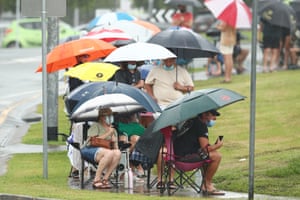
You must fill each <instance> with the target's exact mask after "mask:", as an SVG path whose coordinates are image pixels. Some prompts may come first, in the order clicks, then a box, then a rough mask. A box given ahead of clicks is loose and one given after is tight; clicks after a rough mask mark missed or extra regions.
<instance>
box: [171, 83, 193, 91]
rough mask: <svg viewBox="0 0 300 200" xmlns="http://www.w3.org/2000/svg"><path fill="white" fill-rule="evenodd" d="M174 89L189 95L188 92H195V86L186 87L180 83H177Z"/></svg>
mask: <svg viewBox="0 0 300 200" xmlns="http://www.w3.org/2000/svg"><path fill="white" fill-rule="evenodd" d="M173 87H174V89H175V90H178V91H181V92H182V93H187V92H190V91H193V90H194V86H190V85H185V86H184V85H181V84H180V83H178V82H175V83H174V85H173Z"/></svg>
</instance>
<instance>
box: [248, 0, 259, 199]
mask: <svg viewBox="0 0 300 200" xmlns="http://www.w3.org/2000/svg"><path fill="white" fill-rule="evenodd" d="M257 23H258V20H257V0H254V1H253V8H252V45H251V88H250V96H251V99H250V143H249V154H250V155H249V190H248V199H249V200H253V199H254V152H255V109H256V108H255V107H256V48H257V47H256V46H257V45H256V44H257Z"/></svg>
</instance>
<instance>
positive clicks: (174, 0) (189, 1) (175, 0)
mask: <svg viewBox="0 0 300 200" xmlns="http://www.w3.org/2000/svg"><path fill="white" fill-rule="evenodd" d="M165 4H167V5H171V6H177V5H187V6H193V7H198V8H199V7H203V5H202V4H201V3H200V2H199V1H198V0H165Z"/></svg>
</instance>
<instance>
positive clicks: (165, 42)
mask: <svg viewBox="0 0 300 200" xmlns="http://www.w3.org/2000/svg"><path fill="white" fill-rule="evenodd" d="M148 42H149V43H154V44H159V45H162V46H164V47H166V48H168V49H170V50H172V51H173V52H174V53H175V54H176V55H177V58H183V59H186V60H189V59H192V58H201V57H202V58H206V57H213V56H214V55H216V54H218V53H219V50H218V49H217V48H216V47H215V46H214V45H213V44H212V43H211V42H209V41H208V40H206V39H205V38H203V37H202V36H201V35H199V34H198V33H195V32H194V31H192V30H190V29H187V28H180V27H174V28H170V29H167V30H164V31H161V32H159V33H157V34H155V35H154V36H152V38H150V40H148Z"/></svg>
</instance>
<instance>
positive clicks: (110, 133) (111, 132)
mask: <svg viewBox="0 0 300 200" xmlns="http://www.w3.org/2000/svg"><path fill="white" fill-rule="evenodd" d="M108 133H109V135H110V136H113V135H115V128H114V127H113V126H112V125H111V126H110V127H109V128H108Z"/></svg>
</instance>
